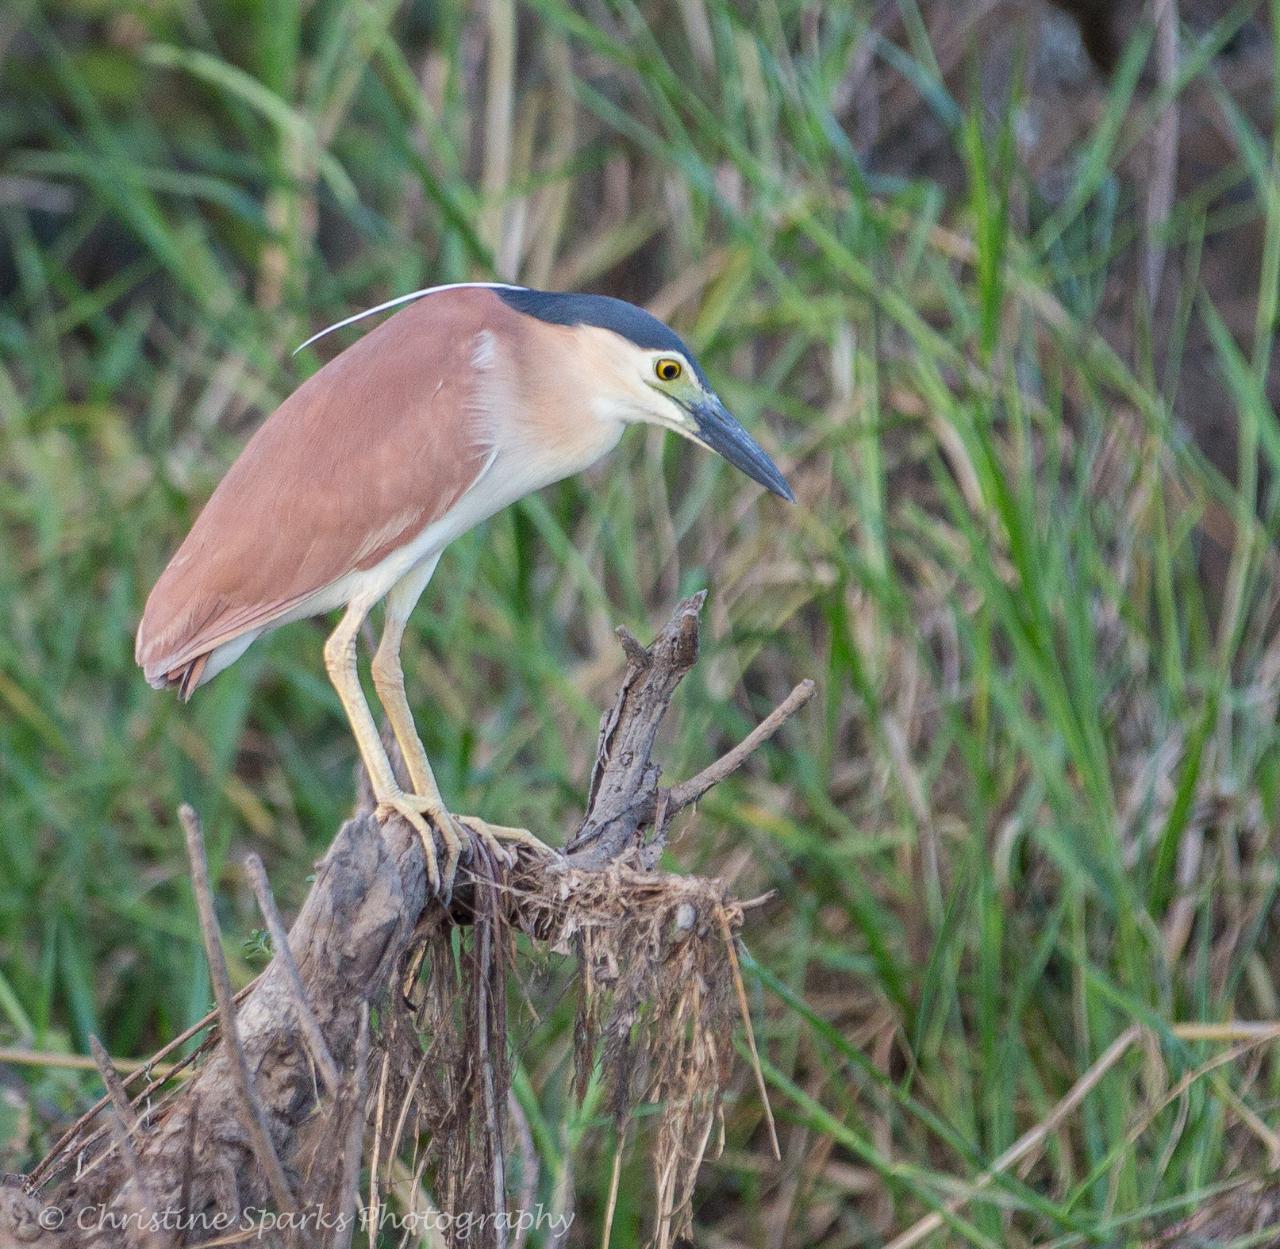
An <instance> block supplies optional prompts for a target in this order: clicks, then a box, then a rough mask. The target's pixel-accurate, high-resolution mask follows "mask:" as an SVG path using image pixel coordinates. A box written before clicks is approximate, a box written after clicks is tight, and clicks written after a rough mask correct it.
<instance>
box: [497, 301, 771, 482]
mask: <svg viewBox="0 0 1280 1249" xmlns="http://www.w3.org/2000/svg"><path fill="white" fill-rule="evenodd" d="M495 293H496V294H497V295H498V296H499V297H500V298H501V299H502V300H503V302H504V303H506V304H508V305H509V306H510V307H512V308H515V309H517V310H518V311H520V312H522V313H525V314H526V315H528V316H533V317H536V318H537V319H538V320H541V321H544V322H551V323H552V324H555V325H560V326H566V327H579V328H580V331H581V333H582V335H583V338H582V339H580V344H581V346H582V347H583V348H584V349H585V350H584V352H583V354H584V355H585V356H586V357H588V358H587V359H586V360H585V361H583V362H582V363H583V365H584V368H585V371H589V373H590V384H591V388H592V390H593V392H594V395H595V397H596V402H597V403H598V405H599V406H600V410H601V412H602V413H603V414H604V415H605V416H606V417H607V418H608V419H614V420H621V421H623V422H628V423H645V424H649V425H659V426H661V427H662V428H664V429H670V430H673V431H674V432H675V433H677V434H679V435H680V436H681V437H682V438H687V439H689V441H690V442H696V443H697V444H698V445H699V446H701V447H705V448H707V450H709V451H714V452H716V453H717V454H718V455H722V456H723V457H724V458H725V459H726V460H728V461H729V463H730V464H732V465H733V466H734V467H735V468H738V469H741V470H742V472H744V473H746V475H747V476H748V477H750V478H751V479H752V480H753V481H757V482H759V483H760V484H761V485H762V486H764V487H765V488H766V489H768V490H771V491H773V493H774V494H776V495H779V496H780V497H781V498H784V499H786V500H787V501H788V502H791V503H794V502H795V495H794V494H793V493H792V491H791V487H790V486H789V485H788V484H787V481H786V478H784V477H783V475H782V473H781V472H780V471H779V469H778V466H777V465H776V464H774V462H773V461H772V460H771V459H770V458H769V456H768V454H767V453H766V452H765V450H764V448H763V447H761V446H760V445H759V443H757V442H756V441H755V439H754V438H752V437H751V435H750V434H748V433H747V431H746V430H745V429H743V427H742V425H741V424H739V422H738V421H737V419H736V418H735V417H734V416H733V415H732V413H730V411H729V410H728V408H726V407H725V405H724V403H723V402H721V400H720V397H719V395H717V394H716V392H715V390H714V389H713V388H712V386H711V383H710V382H709V381H708V380H707V376H706V374H705V373H704V372H703V371H702V368H701V366H700V365H699V364H698V361H697V359H696V358H695V357H694V355H693V352H691V351H690V350H689V348H688V347H686V346H685V344H684V343H683V342H682V341H681V339H680V338H679V336H678V335H677V334H676V333H675V332H674V331H673V330H671V329H670V328H668V327H667V326H666V325H664V324H663V323H662V322H661V321H659V320H658V319H657V317H655V316H652V315H651V314H650V313H648V312H645V311H644V309H643V308H637V307H636V306H635V305H634V304H629V303H627V302H626V301H625V300H621V299H613V298H611V297H609V296H607V295H573V294H562V293H560V292H553V291H534V290H527V289H525V288H523V287H507V288H495Z"/></svg>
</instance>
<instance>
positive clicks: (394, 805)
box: [374, 790, 462, 903]
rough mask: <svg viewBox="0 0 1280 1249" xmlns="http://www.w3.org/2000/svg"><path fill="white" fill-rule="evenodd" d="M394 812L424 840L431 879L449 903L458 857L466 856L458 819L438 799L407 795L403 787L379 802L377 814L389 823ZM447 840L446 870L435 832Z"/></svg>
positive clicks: (429, 879) (428, 872)
mask: <svg viewBox="0 0 1280 1249" xmlns="http://www.w3.org/2000/svg"><path fill="white" fill-rule="evenodd" d="M393 815H398V816H401V817H402V818H403V819H405V820H407V821H408V822H409V824H410V826H411V827H412V828H413V831H414V832H415V833H417V834H418V840H419V841H420V842H421V843H422V853H423V856H424V858H425V859H426V861H427V881H428V882H429V884H430V885H431V888H432V890H433V891H434V892H435V893H438V894H440V896H441V898H442V899H443V900H444V901H445V903H448V901H449V898H450V896H451V895H452V894H453V878H454V876H455V875H456V874H457V871H458V859H459V858H460V857H461V856H462V835H461V833H460V832H459V829H458V822H457V821H456V820H455V819H454V818H453V816H452V815H450V814H449V812H448V811H446V810H445V809H444V807H443V806H442V805H441V804H440V801H439V800H438V799H432V798H424V797H423V796H422V795H421V794H406V793H405V792H404V791H403V790H398V791H396V792H395V793H391V794H388V795H386V796H385V797H384V798H381V799H380V800H379V801H378V806H377V809H376V810H375V811H374V816H375V817H376V818H377V820H378V823H380V824H385V823H386V822H387V820H389V819H390V818H391V817H392V816H393ZM437 832H438V833H439V834H440V840H441V841H443V842H444V854H445V858H444V870H443V872H442V871H441V869H440V860H439V856H438V855H437V854H436V839H435V834H436V833H437Z"/></svg>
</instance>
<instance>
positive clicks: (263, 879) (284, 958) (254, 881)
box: [244, 854, 341, 1093]
mask: <svg viewBox="0 0 1280 1249" xmlns="http://www.w3.org/2000/svg"><path fill="white" fill-rule="evenodd" d="M244 866H245V870H246V871H247V872H248V873H249V883H250V884H251V885H252V886H253V894H254V897H256V898H257V900H258V910H260V911H261V912H262V918H263V919H265V920H266V921H267V931H268V932H269V933H270V934H271V948H272V950H273V951H274V953H275V957H276V958H277V959H278V960H279V963H280V967H281V968H282V970H283V971H284V978H285V983H286V984H287V985H288V986H289V995H290V996H291V997H292V999H293V1009H294V1010H295V1011H296V1012H297V1017H298V1027H299V1028H300V1029H301V1030H302V1037H303V1040H304V1041H306V1043H307V1049H308V1050H309V1051H310V1054H311V1057H312V1058H313V1059H314V1060H315V1063H316V1066H317V1067H319V1068H320V1075H321V1077H322V1078H323V1080H324V1083H325V1087H326V1088H327V1089H328V1090H329V1092H330V1093H334V1092H336V1091H337V1088H338V1081H339V1079H340V1078H341V1077H340V1076H339V1075H338V1064H337V1063H335V1062H334V1061H333V1055H332V1054H331V1053H330V1052H329V1046H328V1044H327V1043H326V1042H325V1039H324V1033H323V1032H321V1031H320V1024H319V1023H318V1021H317V1020H316V1016H315V1012H314V1011H313V1010H312V1009H311V1003H310V1002H309V1001H308V1000H307V991H306V989H305V987H304V986H303V983H302V974H301V973H300V972H299V971H298V964H297V963H296V962H295V961H294V957H293V951H292V950H291V949H290V948H289V934H288V933H287V932H286V931H285V927H284V921H283V920H282V919H281V918H280V910H279V908H278V907H277V906H276V900H275V897H274V895H273V894H272V892H271V885H270V884H269V883H268V881H267V873H266V869H265V868H264V867H263V866H262V860H261V859H260V858H259V857H258V856H257V855H256V854H250V855H248V856H247V857H246V858H245V861H244Z"/></svg>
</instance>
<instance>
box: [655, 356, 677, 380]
mask: <svg viewBox="0 0 1280 1249" xmlns="http://www.w3.org/2000/svg"><path fill="white" fill-rule="evenodd" d="M653 371H654V372H655V373H656V374H657V375H658V381H660V382H674V381H675V380H676V378H677V377H679V376H680V374H681V373H683V372H684V369H683V368H682V367H681V364H680V361H679V360H672V359H671V358H670V357H664V358H663V359H661V360H659V361H658V362H657V363H656V364H655V365H654V366H653Z"/></svg>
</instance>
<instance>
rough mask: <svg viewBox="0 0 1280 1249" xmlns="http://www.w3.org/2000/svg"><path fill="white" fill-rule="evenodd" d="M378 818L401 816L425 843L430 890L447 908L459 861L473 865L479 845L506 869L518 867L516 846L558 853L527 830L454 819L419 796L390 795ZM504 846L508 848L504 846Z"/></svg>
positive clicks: (473, 818) (470, 817) (464, 817)
mask: <svg viewBox="0 0 1280 1249" xmlns="http://www.w3.org/2000/svg"><path fill="white" fill-rule="evenodd" d="M375 814H376V816H377V818H378V820H379V822H382V823H385V822H386V820H387V819H389V818H390V817H391V816H392V815H399V816H402V817H403V818H404V819H405V820H407V821H408V822H409V824H410V825H411V826H412V827H413V829H414V831H415V832H416V833H417V834H418V840H419V841H420V842H421V843H422V852H423V855H424V857H425V858H426V863H427V879H428V880H429V881H430V883H431V889H432V891H433V892H434V893H437V894H439V895H440V898H441V900H442V901H443V902H444V903H445V905H446V906H447V905H448V903H449V900H450V898H451V897H452V895H453V882H454V877H455V875H456V874H457V870H458V861H459V859H461V858H462V856H463V854H464V853H465V854H466V856H467V859H468V861H470V860H471V859H472V858H473V857H474V854H475V849H476V845H477V843H479V844H481V845H483V846H484V847H485V849H486V850H488V852H489V853H490V854H491V855H492V856H493V857H494V859H496V860H497V861H498V862H499V863H502V864H503V865H505V866H506V867H514V866H515V864H516V850H515V847H516V846H528V847H529V848H530V849H531V850H534V851H536V852H537V853H538V854H544V855H556V854H558V853H559V851H557V850H555V849H553V848H552V847H551V846H548V845H546V844H545V843H544V842H542V841H539V840H538V838H537V837H535V836H534V835H533V834H532V833H531V832H529V830H528V829H527V828H508V827H507V826H506V825H503V824H490V823H489V822H488V821H487V820H482V819H480V818H479V817H477V816H474V815H453V814H452V813H451V812H449V811H448V810H446V809H445V808H444V807H443V806H441V805H440V803H439V802H438V801H433V800H432V799H430V798H424V797H422V796H421V795H420V794H406V793H399V794H391V795H389V796H388V797H386V798H384V799H383V800H382V801H381V802H379V803H378V807H377V810H376V812H375ZM437 834H438V835H439V837H440V840H441V841H442V842H444V847H445V859H444V865H443V868H442V867H441V865H440V863H439V859H438V855H437V851H436V844H435V838H436V835H437ZM464 834H465V835H464ZM503 842H507V843H508V844H507V845H503V844H502V843H503Z"/></svg>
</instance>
